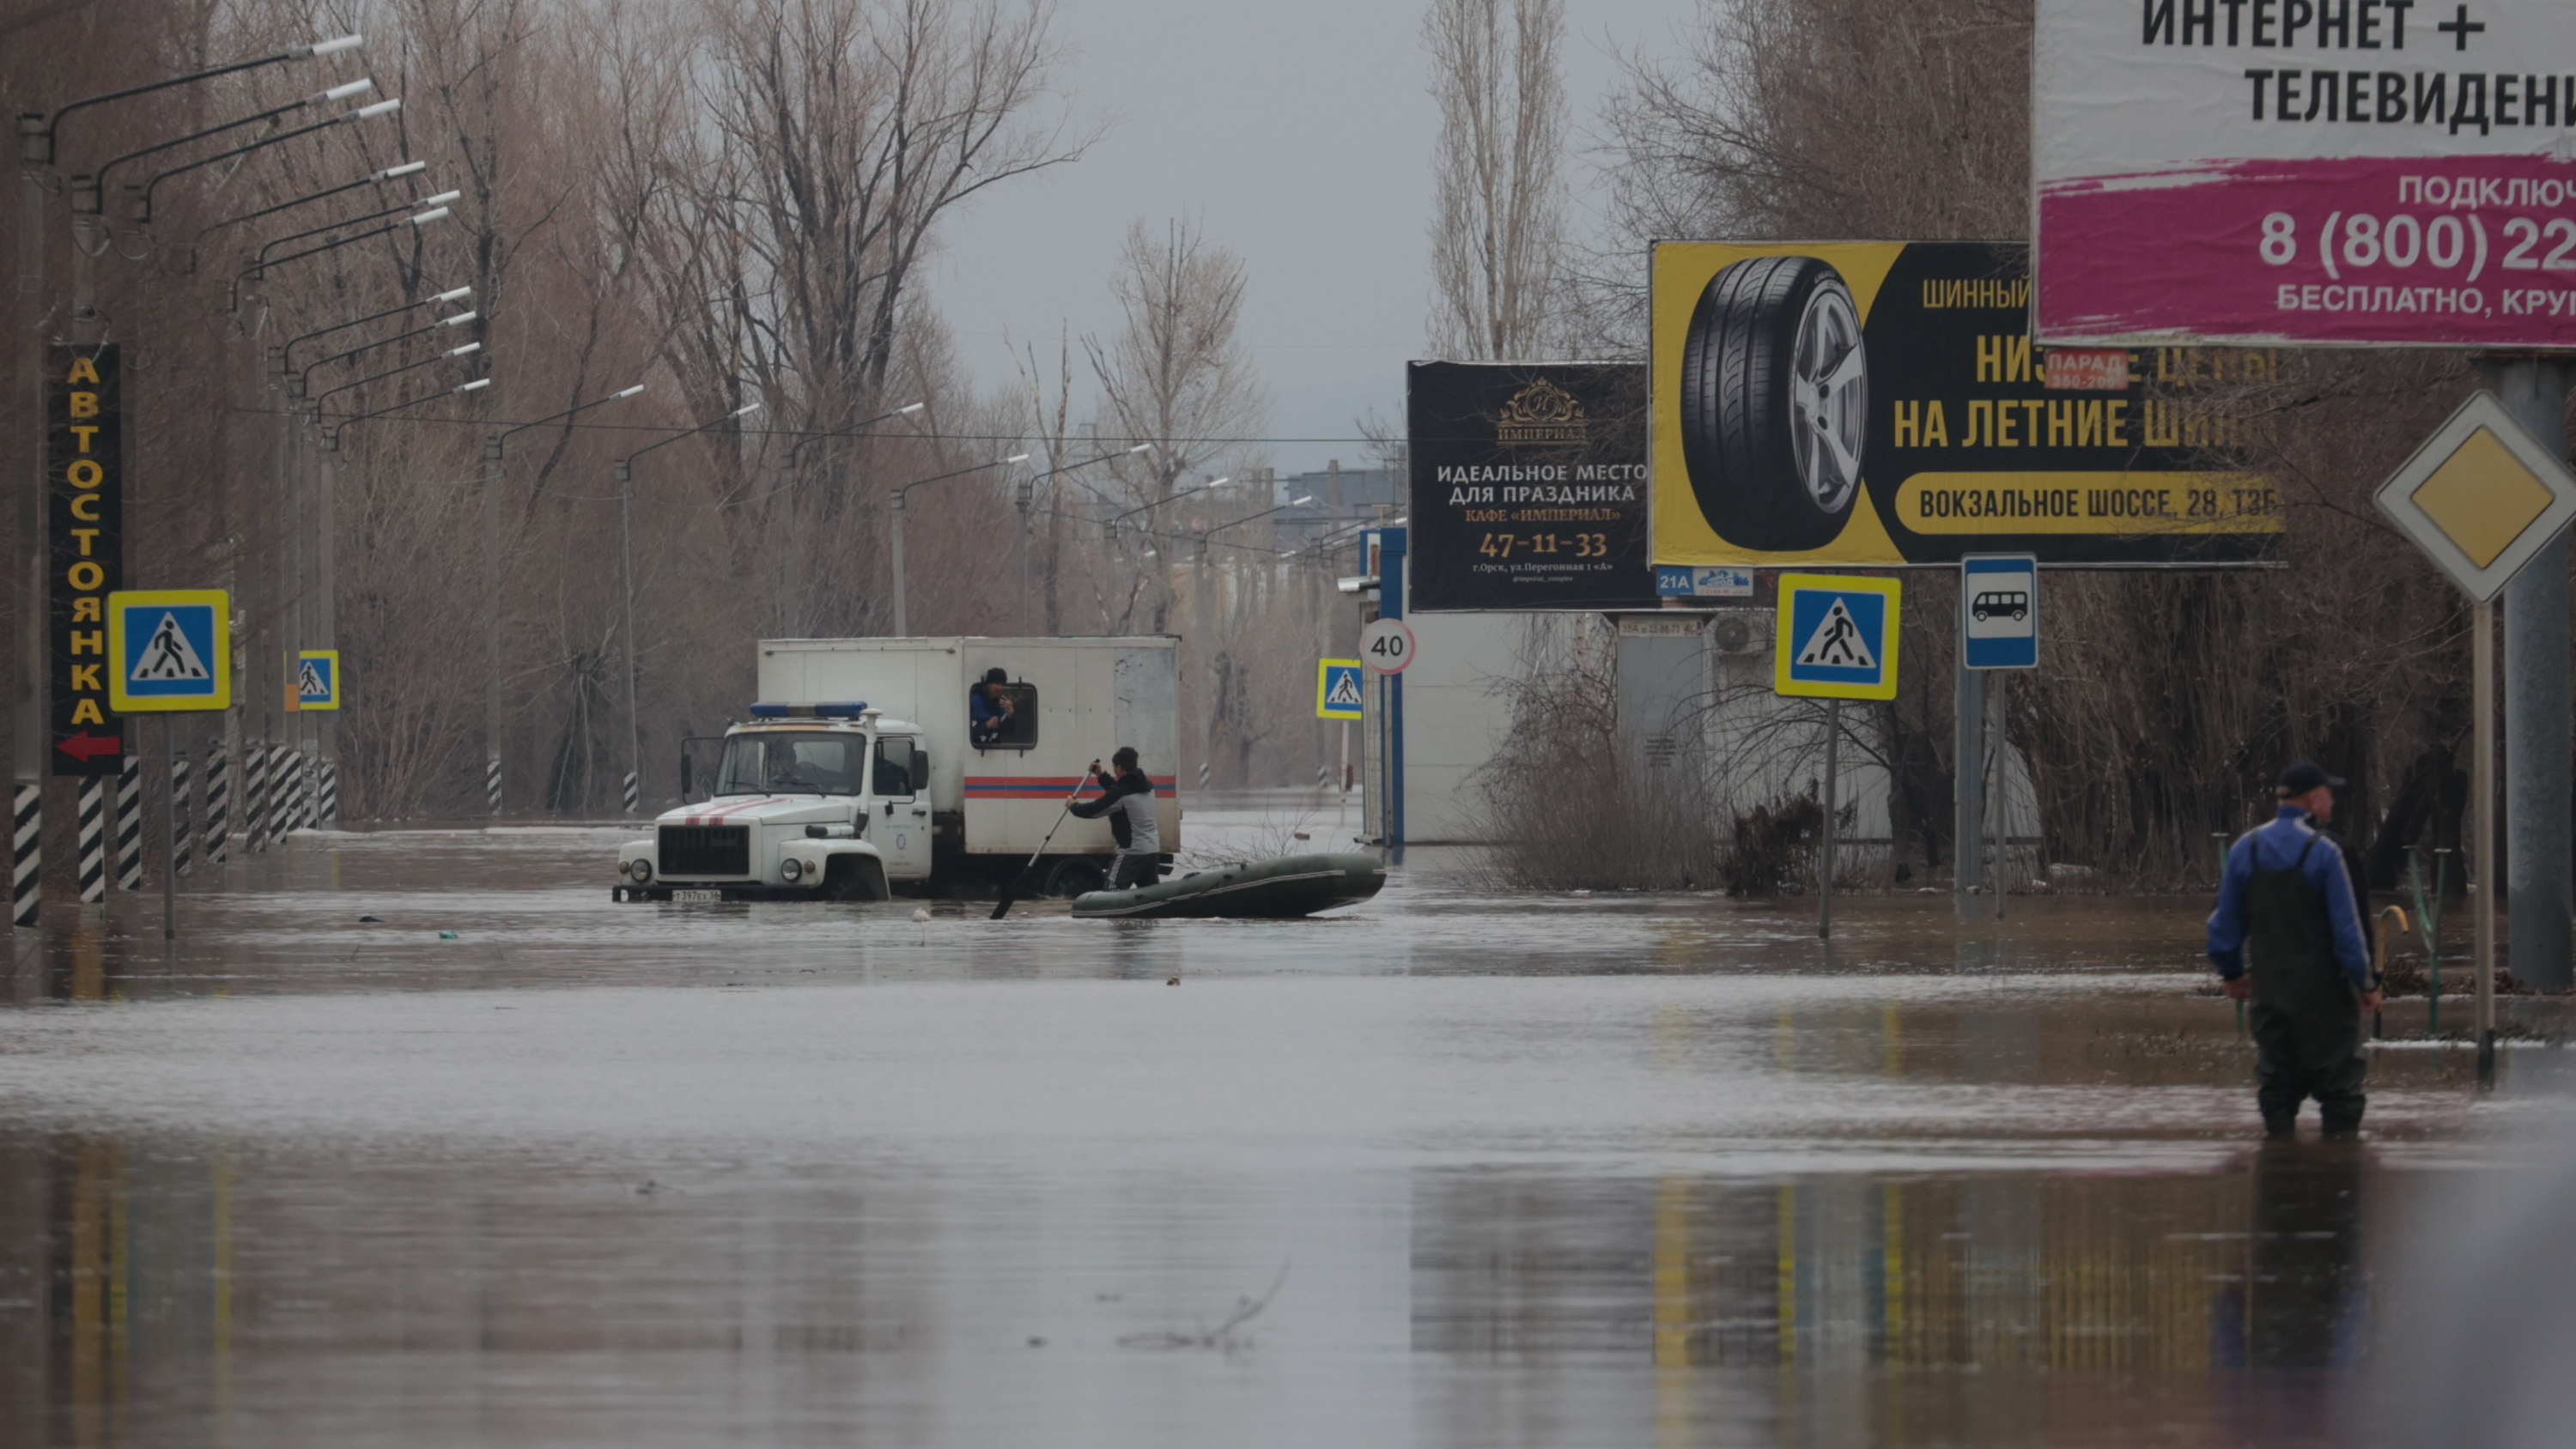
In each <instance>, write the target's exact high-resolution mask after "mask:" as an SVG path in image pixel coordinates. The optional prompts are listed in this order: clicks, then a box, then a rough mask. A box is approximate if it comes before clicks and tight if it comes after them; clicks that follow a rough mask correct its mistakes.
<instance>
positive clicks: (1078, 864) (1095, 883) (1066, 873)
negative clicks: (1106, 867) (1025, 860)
mask: <svg viewBox="0 0 2576 1449" xmlns="http://www.w3.org/2000/svg"><path fill="white" fill-rule="evenodd" d="M1107 884H1109V875H1108V873H1107V872H1106V871H1103V870H1102V869H1101V868H1100V867H1098V866H1096V865H1094V864H1092V863H1091V862H1090V861H1087V860H1083V859H1081V858H1080V857H1076V858H1074V859H1072V860H1059V861H1057V862H1056V863H1055V868H1054V869H1053V870H1050V871H1048V872H1047V876H1046V893H1047V894H1048V895H1051V896H1058V897H1065V898H1070V897H1073V896H1079V895H1087V894H1089V893H1091V892H1092V891H1096V890H1099V889H1100V888H1101V887H1103V886H1106V885H1107Z"/></svg>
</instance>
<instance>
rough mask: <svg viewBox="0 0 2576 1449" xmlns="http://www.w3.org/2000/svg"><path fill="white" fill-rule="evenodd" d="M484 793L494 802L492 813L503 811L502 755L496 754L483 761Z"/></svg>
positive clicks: (496, 813)
mask: <svg viewBox="0 0 2576 1449" xmlns="http://www.w3.org/2000/svg"><path fill="white" fill-rule="evenodd" d="M483 793H484V795H485V796H487V797H488V798H489V799H490V800H491V802H492V813H493V814H495V815H498V814H500V813H501V757H500V756H499V755H494V756H493V757H492V758H490V759H488V760H485V761H484V762H483Z"/></svg>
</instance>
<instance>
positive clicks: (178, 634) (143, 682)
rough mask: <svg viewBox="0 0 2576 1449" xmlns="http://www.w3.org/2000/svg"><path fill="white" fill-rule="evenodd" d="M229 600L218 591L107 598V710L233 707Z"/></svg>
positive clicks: (142, 592)
mask: <svg viewBox="0 0 2576 1449" xmlns="http://www.w3.org/2000/svg"><path fill="white" fill-rule="evenodd" d="M232 657H233V648H232V602H231V600H230V598H229V597H228V596H226V594H225V593H224V591H223V590H221V589H121V590H119V591H117V592H115V593H112V594H109V595H108V596H107V663H108V676H107V707H108V708H110V709H112V710H115V711H116V712H117V713H119V714H147V713H160V712H167V711H173V710H221V709H230V708H232V704H233V690H232Z"/></svg>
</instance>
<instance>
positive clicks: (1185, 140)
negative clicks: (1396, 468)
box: [936, 0, 1697, 473]
mask: <svg viewBox="0 0 2576 1449" xmlns="http://www.w3.org/2000/svg"><path fill="white" fill-rule="evenodd" d="M1696 10H1697V4H1696V0H1567V5H1566V20H1567V31H1568V34H1567V43H1566V56H1565V60H1566V91H1567V96H1568V99H1569V101H1570V103H1571V107H1572V111H1573V116H1572V120H1573V123H1574V127H1575V129H1576V132H1577V134H1578V137H1579V136H1580V135H1581V134H1582V133H1585V132H1588V131H1589V130H1590V129H1591V128H1592V127H1593V124H1594V117H1595V115H1596V113H1597V111H1598V109H1599V105H1600V101H1601V99H1602V97H1603V96H1604V95H1605V94H1606V93H1607V92H1608V90H1609V89H1610V87H1611V86H1612V84H1613V82H1614V80H1615V78H1616V70H1617V66H1616V64H1615V61H1614V59H1613V54H1612V52H1613V51H1614V50H1626V49H1630V48H1633V47H1636V46H1638V45H1641V44H1644V45H1654V46H1657V47H1659V48H1668V47H1669V46H1670V44H1671V38H1672V37H1673V36H1674V35H1675V34H1676V33H1677V31H1678V29H1679V27H1681V26H1683V25H1685V24H1687V23H1688V22H1689V21H1690V19H1691V17H1692V16H1693V15H1694V14H1695V13H1696ZM1421 17H1422V9H1421V6H1420V4H1419V3H1415V0H1287V3H1273V4H1247V3H1243V0H1233V3H1218V4H1214V5H1211V4H1206V3H1186V0H1061V5H1060V8H1059V9H1058V11H1057V21H1056V35H1057V36H1058V38H1059V39H1060V40H1062V41H1063V42H1065V43H1066V44H1067V45H1069V46H1071V47H1072V48H1073V49H1074V50H1075V51H1076V54H1075V55H1074V56H1073V58H1072V60H1071V61H1070V63H1069V64H1068V65H1067V66H1066V67H1065V69H1064V72H1063V75H1062V82H1063V84H1064V85H1065V87H1066V88H1067V89H1068V90H1070V91H1071V92H1072V93H1073V96H1074V99H1075V105H1076V108H1077V114H1078V115H1080V116H1082V117H1085V118H1087V119H1091V120H1095V121H1105V122H1106V123H1107V124H1108V127H1109V130H1108V134H1107V135H1106V137H1104V138H1103V139H1102V141H1101V142H1100V144H1099V145H1098V146H1097V147H1095V148H1093V150H1092V151H1091V152H1090V153H1089V154H1088V155H1087V156H1085V157H1084V158H1083V159H1082V160H1081V161H1080V162H1077V163H1075V164H1074V165H1072V166H1068V167H1063V168H1060V169H1058V170H1057V171H1055V172H1053V173H1051V174H1048V175H1044V176H1039V177H1036V178H1032V179H1028V180H1023V181H1017V182H1013V183H1011V184H1009V185H1008V186H1006V187H1002V188H997V189H996V191H995V192H994V193H993V194H992V195H991V196H989V197H988V198H986V199H984V200H982V201H980V202H979V203H977V205H976V207H975V209H974V210H973V211H971V212H969V213H967V214H965V215H964V216H962V217H960V218H959V219H958V220H957V221H956V222H955V223H953V224H952V225H951V226H950V228H949V231H948V234H947V252H946V254H945V256H944V257H943V258H942V259H941V265H940V268H939V272H938V275H937V281H936V287H937V291H938V298H939V303H940V306H941V307H942V309H943V310H944V311H945V313H946V315H947V317H948V321H949V324H950V325H951V326H952V327H953V328H955V329H956V333H957V345H958V350H959V353H960V355H961V357H962V359H963V361H964V362H965V363H966V364H967V365H968V366H970V367H972V368H973V369H974V371H975V375H976V376H977V377H978V378H979V379H981V380H982V381H983V382H985V383H986V384H988V385H992V384H998V383H1001V382H1004V381H1007V380H1009V379H1011V378H1012V377H1014V376H1015V374H1014V372H1013V369H1012V362H1011V356H1010V351H1009V345H1008V344H1006V343H1005V341H1004V337H1005V334H1007V335H1008V336H1009V338H1011V339H1012V340H1013V341H1015V342H1026V341H1030V340H1034V341H1036V342H1038V343H1039V345H1040V351H1041V355H1042V356H1046V357H1049V358H1050V359H1051V358H1052V349H1053V346H1054V343H1055V339H1056V336H1057V334H1058V331H1059V329H1060V328H1061V327H1063V326H1064V325H1065V324H1066V323H1068V322H1069V323H1070V324H1071V325H1072V328H1073V332H1074V336H1075V338H1076V339H1077V340H1078V339H1079V338H1080V337H1081V336H1082V334H1084V333H1086V332H1090V333H1097V334H1100V335H1103V336H1106V335H1107V334H1108V333H1109V332H1110V331H1111V330H1112V329H1114V328H1115V327H1116V325H1117V321H1118V318H1117V311H1116V307H1115V304H1114V303H1112V302H1111V300H1110V297H1109V275H1110V273H1111V271H1112V270H1113V269H1114V267H1115V266H1116V264H1117V258H1118V247H1119V244H1120V242H1121V241H1122V239H1123V238H1124V237H1125V234H1126V230H1127V224H1128V222H1130V221H1132V220H1134V219H1136V218H1138V217H1145V218H1148V219H1153V220H1160V219H1162V218H1166V217H1172V216H1179V215H1187V216H1190V217H1191V218H1193V219H1194V220H1196V221H1198V222H1199V223H1201V224H1202V225H1204V227H1205V228H1206V232H1207V235H1208V237H1209V238H1210V239H1211V240H1214V241H1218V242H1222V243H1224V244H1225V245H1227V246H1230V247H1232V248H1234V249H1235V250H1236V251H1238V252H1240V253H1242V255H1243V258H1244V261H1245V264H1246V267H1247V269H1248V271H1249V275H1250V297H1249V300H1248V302H1247V314H1246V322H1247V325H1246V329H1245V331H1246V338H1247V340H1248V341H1249V342H1250V344H1251V346H1252V350H1253V356H1254V361H1255V363H1256V365H1257V366H1258V367H1259V369H1260V372H1261V376H1262V380H1263V382H1264V384H1265V386H1266V387H1267V390H1268V393H1269V398H1270V432H1271V434H1272V435H1273V436H1274V437H1277V438H1280V439H1283V440H1285V439H1325V440H1330V439H1347V438H1349V437H1351V436H1352V432H1351V419H1352V417H1353V415H1354V414H1356V413H1358V412H1360V411H1362V410H1363V409H1366V408H1370V407H1375V408H1377V409H1378V410H1379V411H1380V412H1382V413H1384V414H1385V415H1386V416H1388V417H1390V418H1396V417H1400V416H1401V415H1402V410H1403V409H1402V404H1403V393H1404V364H1405V362H1406V360H1407V359H1409V358H1413V357H1418V356H1420V355H1421V352H1422V333H1423V318H1424V315H1425V298H1426V297H1427V296H1428V293H1429V288H1430V252H1429V242H1428V227H1429V225H1430V219H1431V198H1430V175H1431V150H1432V144H1433V141H1434V140H1435V138H1436V134H1437V130H1438V124H1439V122H1438V118H1437V116H1436V115H1435V114H1434V112H1433V109H1432V105H1431V99H1430V94H1429V92H1428V89H1427V86H1426V82H1427V80H1428V71H1427V68H1426V57H1425V55H1424V52H1423V49H1422V41H1421ZM1577 144H1578V146H1580V145H1581V144H1582V143H1581V142H1580V140H1578V143H1577ZM1585 170H1588V163H1587V162H1583V161H1581V160H1580V159H1578V162H1577V166H1576V173H1577V179H1580V176H1581V173H1582V172H1583V171H1585ZM1077 355H1078V354H1077ZM1269 452H1270V461H1271V462H1272V463H1273V464H1275V465H1276V466H1277V467H1278V468H1279V470H1280V471H1281V472H1282V473H1292V472H1303V471H1306V470H1308V469H1311V468H1321V467H1322V466H1324V460H1325V459H1327V458H1336V457H1338V458H1340V459H1342V460H1343V461H1344V462H1345V463H1356V461H1357V460H1358V458H1359V456H1360V449H1359V448H1358V446H1357V445H1355V444H1353V443H1349V442H1336V441H1316V442H1290V441H1281V442H1278V443H1276V444H1274V445H1272V446H1271V448H1270V450H1269Z"/></svg>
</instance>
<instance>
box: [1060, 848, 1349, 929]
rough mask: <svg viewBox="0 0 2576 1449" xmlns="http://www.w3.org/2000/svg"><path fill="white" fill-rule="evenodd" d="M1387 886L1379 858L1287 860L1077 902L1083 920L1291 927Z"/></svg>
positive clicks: (1215, 871)
mask: <svg viewBox="0 0 2576 1449" xmlns="http://www.w3.org/2000/svg"><path fill="white" fill-rule="evenodd" d="M1385 884H1386V867H1385V866H1383V865H1380V864H1378V860H1377V857H1376V856H1373V855H1359V854H1336V855H1286V856H1281V857H1280V858H1279V859H1277V860H1261V861H1254V862H1252V863H1250V864H1248V865H1220V866H1216V867H1214V868H1212V869H1209V870H1199V871H1192V872H1190V873H1189V874H1188V875H1185V876H1179V877H1176V878H1175V879H1172V880H1167V881H1163V882H1161V883H1160V884H1157V885H1149V886H1145V887H1142V888H1140V889H1137V890H1128V891H1092V892H1090V893H1088V894H1086V895H1080V896H1076V897H1074V900H1073V913H1074V915H1075V916H1077V917H1083V918H1088V919H1092V920H1105V919H1108V918H1110V917H1118V916H1144V917H1151V916H1201V917H1205V916H1239V917H1245V918H1248V919H1254V920H1285V919H1288V918H1290V917H1293V916H1311V915H1313V914H1314V913H1315V912H1317V911H1329V910H1331V909H1332V908H1333V907H1335V906H1347V905H1350V904H1352V903H1353V902H1356V901H1364V900H1367V899H1368V898H1369V897H1371V896H1373V895H1376V894H1377V893H1378V888H1379V887H1380V886H1383V885H1385Z"/></svg>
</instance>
